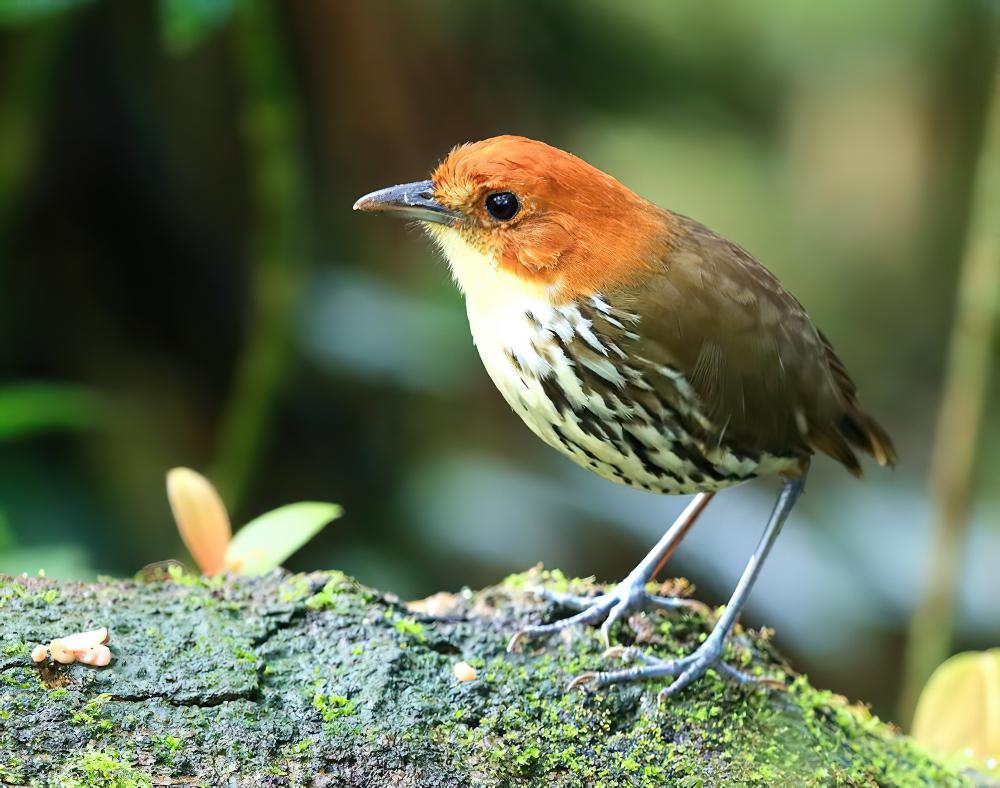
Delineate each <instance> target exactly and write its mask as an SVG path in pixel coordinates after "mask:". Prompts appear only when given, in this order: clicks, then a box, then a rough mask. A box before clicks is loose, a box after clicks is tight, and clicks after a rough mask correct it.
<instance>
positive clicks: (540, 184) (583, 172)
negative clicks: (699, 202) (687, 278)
mask: <svg viewBox="0 0 1000 788" xmlns="http://www.w3.org/2000/svg"><path fill="white" fill-rule="evenodd" d="M432 184H433V185H432V190H433V196H434V198H435V199H436V200H437V201H438V202H439V203H440V204H441V205H442V206H444V207H445V208H446V209H448V210H449V211H450V212H452V213H453V214H454V215H455V216H456V217H459V218H457V220H456V221H454V222H453V223H452V224H451V226H450V229H451V230H452V231H454V232H457V233H458V234H459V235H460V236H461V237H462V240H463V241H464V242H465V243H466V244H468V245H469V246H471V247H473V248H474V249H476V250H477V251H479V252H480V253H481V254H482V255H483V256H484V257H485V258H486V259H488V260H491V261H494V262H495V264H496V265H498V266H499V267H500V268H502V269H504V270H505V271H507V272H508V273H511V274H514V275H516V276H517V277H520V278H523V279H526V280H530V281H533V282H538V283H540V284H544V285H547V286H558V289H559V290H561V291H562V292H563V294H564V295H567V296H576V295H580V294H586V293H592V292H597V291H599V290H601V289H602V288H603V287H605V286H607V285H608V284H610V283H612V282H613V281H615V280H621V279H623V278H625V277H627V276H628V275H629V274H630V273H632V272H634V271H635V267H636V266H647V265H649V264H651V263H652V262H653V260H654V259H655V257H656V255H657V252H658V247H659V246H661V245H662V244H663V242H664V240H665V236H667V235H669V233H668V214H666V212H665V211H662V210H661V209H659V208H657V207H656V206H655V205H653V204H652V203H650V202H648V201H646V200H644V199H642V198H641V197H639V196H638V195H636V194H635V193H634V192H632V191H630V190H629V189H627V188H626V187H625V186H623V185H622V184H621V183H619V182H618V181H617V180H615V179H614V178H612V177H611V176H610V175H607V174H606V173H604V172H602V171H601V170H598V169H597V168H596V167H592V166H591V165H590V164H587V162H585V161H583V160H582V159H580V158H578V157H576V156H574V155H572V154H570V153H566V152H565V151H562V150H559V149H558V148H553V147H551V146H549V145H546V144H544V143H542V142H537V141H535V140H531V139H527V138H525V137H513V136H503V137H493V138H491V139H488V140H483V141H482V142H476V143H471V144H468V145H462V146H460V147H457V148H455V149H454V150H453V151H452V152H451V153H450V154H449V155H448V157H447V158H446V159H445V160H444V161H443V162H441V164H440V165H439V166H438V167H437V169H436V170H435V171H434V175H433V178H432ZM435 229H436V228H435ZM440 232H447V230H444V229H443V228H442V229H441V230H438V233H440Z"/></svg>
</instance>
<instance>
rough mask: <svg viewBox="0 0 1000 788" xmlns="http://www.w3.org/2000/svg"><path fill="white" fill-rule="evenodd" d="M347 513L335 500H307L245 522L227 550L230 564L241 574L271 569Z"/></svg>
mask: <svg viewBox="0 0 1000 788" xmlns="http://www.w3.org/2000/svg"><path fill="white" fill-rule="evenodd" d="M343 513H344V510H343V509H341V507H339V506H337V504H335V503H315V502H311V501H303V502H302V503H291V504H288V506H282V507H280V508H278V509H275V510H274V511H272V512H268V513H267V514H262V515H261V516H260V517H257V518H256V519H254V520H251V521H250V522H249V523H247V524H246V525H244V526H243V527H242V528H241V529H240V530H239V531H237V533H236V536H234V537H233V541H232V542H230V543H229V549H228V550H226V568H227V569H229V570H230V571H232V572H236V573H238V574H241V575H262V574H264V573H265V572H269V571H271V570H272V569H274V568H275V567H277V566H281V563H282V562H283V561H284V560H285V559H286V558H288V556H290V555H291V554H292V553H294V552H295V551H296V550H298V549H299V548H300V547H302V545H304V544H305V543H306V542H308V541H309V540H310V539H312V538H313V537H314V536H315V535H316V534H318V533H319V532H320V531H322V530H323V528H324V527H325V526H326V525H327V523H329V522H331V521H333V520H336V519H337V518H338V517H340V516H341V515H342V514H343Z"/></svg>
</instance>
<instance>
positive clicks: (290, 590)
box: [278, 575, 311, 605]
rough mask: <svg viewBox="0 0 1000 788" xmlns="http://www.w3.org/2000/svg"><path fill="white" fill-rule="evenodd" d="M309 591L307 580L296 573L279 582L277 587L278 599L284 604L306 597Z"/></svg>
mask: <svg viewBox="0 0 1000 788" xmlns="http://www.w3.org/2000/svg"><path fill="white" fill-rule="evenodd" d="M310 591H311V586H310V585H309V581H308V580H306V579H305V578H304V577H302V576H301V575H297V576H295V577H293V578H292V579H291V580H289V581H288V582H287V583H282V584H281V587H280V588H279V589H278V599H279V600H280V601H281V602H283V603H285V604H286V605H290V604H294V603H295V602H300V601H302V600H303V599H305V598H306V597H308V596H309V592H310Z"/></svg>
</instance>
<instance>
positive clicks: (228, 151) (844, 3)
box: [0, 0, 1000, 718]
mask: <svg viewBox="0 0 1000 788" xmlns="http://www.w3.org/2000/svg"><path fill="white" fill-rule="evenodd" d="M995 17H996V6H995V5H993V4H991V3H988V2H985V1H984V2H973V1H972V0H969V1H967V2H966V1H958V0H896V1H894V2H878V3H874V2H869V1H868V0H840V2H836V3H823V4H819V3H801V2H793V1H792V0H774V1H773V2H770V3H766V4H752V3H745V2H741V1H740V0H726V1H724V2H714V3H705V2H703V1H702V0H672V2H659V1H657V0H648V2H644V1H638V2H637V1H632V0H629V1H625V2H612V0H575V1H574V2H570V1H569V0H565V1H564V2H548V1H546V2H543V1H542V0H534V1H533V2H527V1H526V0H525V1H517V0H511V2H507V3H476V2H468V0H454V1H453V2H445V1H444V0H440V1H438V2H434V1H432V0H426V1H423V2H416V1H415V0H413V1H404V0H365V1H364V2H361V1H360V0H358V1H356V2H350V1H348V0H337V1H336V2H335V1H334V0H327V1H326V2H321V1H320V0H296V1H294V2H280V3H279V2H273V3H272V2H264V1H263V0H261V1H260V2H240V1H239V0H161V2H159V3H154V2H136V1H135V0H117V1H112V0H91V1H90V2H87V1H85V0H34V1H32V0H0V26H2V28H0V376H2V381H0V571H3V572H10V573H18V572H24V571H27V572H35V571H37V570H38V569H39V568H40V567H44V569H45V570H46V571H47V573H48V574H49V575H52V576H57V577H66V578H93V577H94V576H95V575H96V574H98V573H107V574H112V575H120V576H128V575H132V574H133V573H134V572H136V571H137V570H138V569H140V568H141V567H142V566H143V565H145V564H147V563H150V562H153V561H158V560H162V559H167V558H171V557H177V558H182V559H185V560H186V559H187V557H186V555H185V554H184V551H183V548H182V547H181V545H180V542H179V539H178V536H177V532H176V530H175V529H174V527H173V524H172V520H171V517H170V513H169V510H168V506H167V501H166V497H165V492H164V474H165V472H166V470H167V469H168V468H170V467H172V466H175V465H188V466H191V467H194V468H197V469H199V470H201V471H202V472H204V473H206V474H207V475H209V476H210V477H211V478H212V479H213V480H214V481H215V482H216V483H217V484H218V486H219V488H220V491H221V493H222V495H223V497H224V499H225V500H226V502H227V503H228V504H229V506H230V509H231V512H232V513H233V517H234V523H236V524H238V523H241V522H245V521H246V520H248V519H250V518H251V517H252V516H254V515H256V514H259V513H260V512H263V511H265V510H267V509H270V508H273V507H275V506H278V505H280V504H283V503H287V502H290V501H297V500H330V501H336V502H339V503H341V504H343V505H344V507H345V509H346V512H347V513H346V516H345V517H344V519H342V520H341V521H339V522H338V523H336V524H335V525H334V526H332V527H331V528H329V529H327V531H325V532H324V533H323V534H322V535H321V536H320V537H319V538H318V539H316V540H315V541H314V542H313V543H311V544H310V545H309V546H308V547H307V548H306V549H304V550H302V551H301V552H300V553H299V554H297V555H296V556H295V557H294V558H293V559H292V560H291V561H290V562H289V563H288V566H289V568H291V569H317V568H331V567H336V568H339V569H342V570H344V571H346V572H348V573H351V574H353V575H356V576H357V577H358V578H359V579H361V580H362V581H363V582H365V583H369V584H372V585H376V586H379V587H382V588H385V589H387V590H392V591H395V592H397V593H398V594H400V595H402V596H405V597H417V596H421V595H426V594H429V593H432V592H434V591H437V590H441V589H455V588H458V587H460V586H462V585H470V586H479V585H483V584H487V583H491V582H494V581H496V580H497V579H498V578H500V577H502V576H504V575H505V574H507V573H510V572H513V571H517V570H521V569H523V568H525V567H526V566H528V565H531V564H533V563H535V562H537V561H543V562H544V563H545V564H546V565H548V566H553V567H556V566H557V567H560V568H562V569H563V570H565V571H566V572H567V573H570V574H574V575H590V574H595V575H596V576H597V577H598V578H600V579H602V580H605V581H611V580H617V579H619V578H620V577H622V576H623V575H624V574H625V573H626V572H627V571H628V570H629V569H630V568H631V567H632V566H633V565H634V563H635V562H636V561H637V560H638V559H639V557H640V556H641V555H642V554H644V553H645V551H646V550H647V549H648V547H649V546H650V545H651V544H652V543H653V542H654V541H655V540H656V539H657V538H658V536H659V535H660V533H661V532H662V530H663V529H664V528H665V527H666V525H667V524H668V523H669V522H670V520H671V519H672V518H673V516H675V515H676V514H677V513H678V512H679V511H680V509H681V508H682V507H683V505H684V503H685V500H683V499H678V498H667V497H655V496H652V495H648V494H645V493H639V492H634V491H631V490H627V489H624V488H622V489H618V488H617V487H616V486H614V485H611V484H608V483H606V482H604V481H602V480H601V479H599V478H597V477H593V476H591V475H589V474H587V473H586V472H585V471H583V470H581V469H579V468H576V467H575V466H573V465H572V464H571V463H570V462H569V461H568V460H565V459H563V458H561V457H560V456H558V455H556V454H555V453H554V452H552V451H551V450H549V449H548V448H546V447H545V446H543V445H542V444H541V443H540V442H539V441H537V440H536V439H535V438H534V437H533V436H532V435H531V434H530V433H529V431H528V430H527V429H525V428H523V427H522V425H521V424H520V422H519V421H518V419H517V418H516V417H515V416H514V415H513V414H512V413H511V412H510V411H509V409H508V407H507V406H506V405H505V404H504V402H503V401H502V400H501V398H500V396H499V394H498V393H497V392H496V391H495V390H494V388H493V386H492V384H491V383H490V381H489V380H488V378H487V377H486V375H485V374H484V373H483V371H482V369H481V368H480V364H479V361H478V358H477V357H476V353H475V350H474V348H473V346H472V343H471V340H470V337H469V333H468V328H467V326H466V321H465V316H464V307H463V304H462V302H461V299H460V296H459V295H458V293H457V291H456V290H455V288H454V287H453V285H452V284H451V282H450V280H449V277H448V274H447V271H446V268H445V266H444V264H443V263H442V262H441V261H440V260H438V259H436V257H435V254H434V253H433V250H432V249H431V247H430V245H429V244H428V243H427V242H426V241H425V240H424V239H423V238H421V237H420V234H419V233H417V232H413V231H409V230H407V228H406V227H405V226H404V225H402V224H400V223H396V222H391V221H388V220H380V219H377V218H373V217H368V216H359V215H354V214H352V212H351V210H350V208H351V204H352V202H353V201H354V199H355V198H356V197H358V196H359V195H361V194H363V193H365V192H367V191H370V190H372V189H375V188H378V187H382V186H385V185H389V184H392V183H397V182H401V181H408V180H417V179H421V178H424V177H426V176H427V174H428V172H429V171H430V169H431V168H432V167H433V166H434V164H435V162H436V161H437V160H438V159H439V158H440V157H442V156H443V155H444V154H445V153H447V151H448V150H449V148H450V147H451V146H452V145H454V144H456V143H459V142H464V141H468V140H474V139H479V138H483V137H487V136H491V135H494V134H498V133H520V134H526V135H529V136H533V137H538V138H541V139H544V140H546V141H548V142H550V143H552V144H554V145H557V146H560V147H563V148H567V149H569V150H572V151H574V152H575V153H578V154H580V155H581V156H583V157H584V158H586V159H588V160H590V161H591V162H593V163H594V164H596V165H597V166H599V167H601V168H603V169H605V170H607V171H609V172H611V173H612V174H614V175H615V176H617V177H618V178H619V179H620V180H622V181H624V182H625V183H626V184H628V185H629V186H631V187H632V188H634V189H635V190H636V191H638V192H640V193H641V194H643V195H644V196H646V197H649V198H651V199H653V200H654V201H656V202H659V203H660V204H662V205H665V206H668V207H671V208H673V209H675V210H677V211H680V212H682V213H685V214H688V215H691V216H694V217H696V218H698V219H700V220H702V221H704V222H706V223H707V224H709V225H711V226H712V227H713V228H715V229H717V230H719V231H720V232H722V233H723V234H725V235H726V236H728V237H730V238H732V239H734V240H736V241H738V242H740V243H741V244H743V245H744V246H746V247H747V248H749V249H750V250H751V251H752V252H753V253H754V254H755V255H756V256H757V257H758V258H759V259H760V260H761V261H763V262H764V263H765V264H766V265H767V266H768V267H769V268H771V269H772V270H773V271H774V272H775V273H777V274H778V276H779V277H780V278H781V279H782V280H783V281H784V282H785V284H786V285H787V286H788V287H789V288H790V289H791V290H792V291H793V292H794V293H796V295H797V296H798V297H799V298H800V300H801V301H802V302H803V303H804V304H805V305H806V307H807V308H808V309H809V311H810V313H811V314H812V316H813V318H814V319H815V320H816V322H817V323H818V324H819V325H820V326H821V327H822V328H823V330H824V332H825V333H826V334H827V335H828V336H829V337H830V338H831V340H832V341H833V343H834V344H835V346H836V347H837V348H838V351H839V353H840V355H841V356H842V357H843V359H844V361H845V362H846V363H847V365H848V367H849V368H850V369H851V371H852V373H853V375H854V377H855V379H856V380H857V382H858V385H859V388H860V390H861V394H862V397H863V400H864V402H865V403H866V404H867V406H868V408H869V409H870V410H871V411H872V412H873V413H875V414H877V415H878V417H879V418H880V419H881V420H882V421H883V422H884V423H885V424H886V425H887V427H888V428H889V430H890V432H891V433H892V434H893V435H894V437H895V439H896V442H897V445H898V448H899V453H900V457H901V462H900V467H899V468H898V469H897V470H896V471H895V472H894V473H890V472H888V471H883V470H881V469H878V468H876V467H875V466H874V465H872V466H871V467H870V469H869V474H868V478H867V479H866V481H865V482H863V483H858V482H855V481H853V480H852V479H850V478H849V477H848V476H847V475H846V474H845V473H844V472H843V471H842V469H840V468H839V467H836V466H835V465H834V464H833V463H832V462H830V461H827V460H820V461H818V462H817V463H816V464H815V466H814V472H813V474H812V478H811V481H810V488H809V492H808V495H807V496H806V497H805V498H804V499H803V501H802V503H801V504H800V506H799V507H798V509H797V510H796V513H795V514H794V515H793V517H792V520H791V522H790V525H789V527H788V528H787V529H786V532H785V534H784V535H783V536H782V539H781V540H779V543H778V546H777V548H776V550H775V553H774V555H773V557H772V559H771V560H770V562H769V564H768V566H767V567H766V569H765V571H764V573H763V576H762V579H761V582H760V583H759V585H758V587H757V589H756V592H755V595H754V597H753V598H752V600H751V605H750V608H749V610H748V613H747V615H746V620H747V622H748V623H749V624H752V625H755V626H759V625H762V624H767V625H768V626H772V627H774V628H775V629H776V630H777V636H776V640H777V643H778V645H779V647H780V648H782V649H783V650H785V651H786V652H787V653H789V654H790V655H791V656H792V658H793V660H795V661H796V664H797V665H798V666H799V667H801V669H802V670H804V671H806V672H808V673H810V675H811V676H812V677H813V679H814V680H815V681H816V682H817V683H818V684H819V685H821V686H828V687H830V688H832V689H835V690H837V691H839V692H842V693H844V694H846V695H848V696H851V697H853V698H863V699H865V700H867V701H869V702H871V703H872V704H873V706H874V708H875V710H876V711H878V712H880V713H883V714H884V715H886V716H888V717H890V718H892V717H894V716H895V709H896V705H895V704H896V702H897V697H898V692H899V689H900V674H901V665H902V664H903V661H904V654H903V651H904V645H905V633H906V630H907V625H908V619H909V618H910V616H911V615H912V614H913V611H914V609H915V606H916V604H917V600H918V599H919V597H920V595H921V593H922V589H923V587H924V584H925V577H926V575H927V569H928V562H929V561H930V562H932V556H931V555H930V554H929V553H930V550H931V548H930V545H931V531H932V519H933V518H932V505H931V498H930V493H929V486H928V483H927V477H928V469H929V466H930V462H931V454H932V449H933V443H934V433H935V426H934V425H935V422H936V420H937V415H936V414H937V409H938V405H939V400H940V397H941V392H942V387H943V377H944V370H945V368H946V359H947V350H948V342H949V333H950V330H951V325H952V321H953V318H954V313H955V306H954V304H955V292H956V282H957V281H958V276H959V269H960V265H961V261H962V253H963V249H964V248H965V244H966V234H967V229H968V225H969V222H970V215H971V212H972V202H973V194H974V181H975V173H976V168H977V161H980V160H981V156H980V153H981V151H980V148H981V146H982V143H983V138H984V124H985V118H986V116H987V114H988V107H989V102H990V96H991V91H992V85H993V80H994V74H995V69H996V38H995V27H994V23H995ZM994 163H995V160H994ZM995 207H996V208H997V209H998V211H997V213H996V214H994V222H993V229H995V228H996V221H995V219H996V216H997V215H1000V205H998V206H995ZM989 352H990V355H989V369H988V372H989V374H991V375H993V376H994V378H995V373H996V368H997V366H998V364H997V351H996V349H995V348H994V349H993V350H990V351H989ZM995 384H996V380H995V379H994V380H993V381H992V390H993V392H994V394H993V397H992V400H995V399H996V395H995V391H996V385H995ZM977 431H978V434H979V437H980V440H979V448H978V450H977V452H976V455H975V465H974V477H973V479H972V480H971V484H972V489H973V490H974V491H975V496H974V498H973V499H972V502H971V520H970V526H969V530H968V533H967V536H965V537H963V540H962V545H963V546H962V547H961V550H960V561H959V566H958V568H957V571H955V572H953V573H952V574H953V575H954V577H955V582H956V583H957V589H958V592H957V593H958V597H957V607H956V618H955V631H954V642H953V643H952V644H951V648H952V649H953V650H960V649H962V648H982V647H988V646H995V645H998V644H1000V608H998V605H997V602H996V600H997V598H998V596H1000V587H998V585H997V578H996V563H997V560H998V557H1000V487H998V485H997V484H996V481H997V479H998V478H1000V408H998V407H996V403H995V401H991V400H988V401H987V409H986V413H985V418H984V421H983V423H982V424H981V425H979V426H978V428H977ZM774 492H775V490H774V488H773V485H770V484H768V483H767V482H758V483H755V484H753V485H748V486H746V487H744V488H740V489H738V490H734V491H732V492H728V493H725V494H723V495H721V496H720V497H719V499H717V502H716V503H715V504H714V505H713V507H712V508H710V509H709V510H708V513H707V515H706V517H705V518H704V519H703V522H701V523H700V524H699V527H698V528H697V529H695V531H694V533H693V534H692V535H691V536H690V537H689V539H688V541H687V542H686V543H685V544H684V545H683V546H682V547H681V549H680V550H679V552H678V554H677V556H676V557H675V559H674V561H673V563H672V564H671V566H670V570H669V571H670V572H671V573H673V574H678V575H685V576H687V577H689V578H691V579H692V580H693V581H694V582H695V583H696V585H697V586H698V596H699V597H701V598H703V599H705V600H707V601H709V602H712V603H714V604H721V603H722V602H724V601H725V599H726V598H728V595H729V592H730V590H731V588H732V586H733V584H734V583H735V580H736V578H737V576H738V573H739V571H740V569H741V568H742V566H743V563H744V562H745V561H746V558H747V557H748V556H749V554H750V551H751V550H752V548H753V545H754V544H755V542H756V539H757V538H758V536H759V532H760V529H761V527H762V525H763V522H764V518H765V516H766V513H767V511H768V509H769V507H770V504H771V498H772V496H773V494H774Z"/></svg>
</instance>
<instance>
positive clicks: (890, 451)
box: [814, 333, 896, 478]
mask: <svg viewBox="0 0 1000 788" xmlns="http://www.w3.org/2000/svg"><path fill="white" fill-rule="evenodd" d="M820 338H821V339H822V340H823V344H824V345H825V346H826V351H827V353H826V357H827V364H828V366H829V369H830V372H831V374H832V375H833V380H834V383H835V385H836V387H837V390H838V393H839V394H840V399H841V400H842V402H843V404H844V412H843V415H841V416H840V418H839V419H837V421H836V422H835V423H834V424H833V425H831V426H830V427H828V428H827V429H825V430H823V431H822V433H821V434H819V435H816V436H815V439H814V443H815V446H816V448H817V449H819V450H820V451H823V452H825V453H826V454H829V455H830V456H831V457H833V458H834V459H835V460H838V461H839V462H841V463H843V465H844V466H845V467H846V468H847V470H849V471H850V472H851V473H852V474H853V475H855V476H857V477H859V478H860V477H861V475H862V469H861V463H860V462H859V461H858V457H857V455H856V454H855V453H854V449H860V450H861V451H863V452H865V453H867V454H870V455H871V456H872V457H874V458H875V462H877V463H878V464H879V465H882V466H888V467H890V468H891V467H893V466H894V465H895V464H896V449H895V447H894V446H893V445H892V438H890V437H889V433H887V432H886V431H885V430H884V429H883V428H882V426H881V425H880V424H879V423H878V422H877V421H875V419H873V418H872V417H871V416H869V415H868V414H867V413H865V412H864V411H863V410H862V409H861V405H860V404H859V403H858V392H857V388H856V387H855V385H854V381H853V380H851V376H850V375H848V374H847V369H846V368H845V367H844V363H843V362H842V361H841V360H840V359H839V358H838V357H837V354H836V353H835V352H834V350H833V347H832V346H831V345H830V341H829V340H828V339H827V338H826V337H825V336H823V334H822V333H820Z"/></svg>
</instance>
